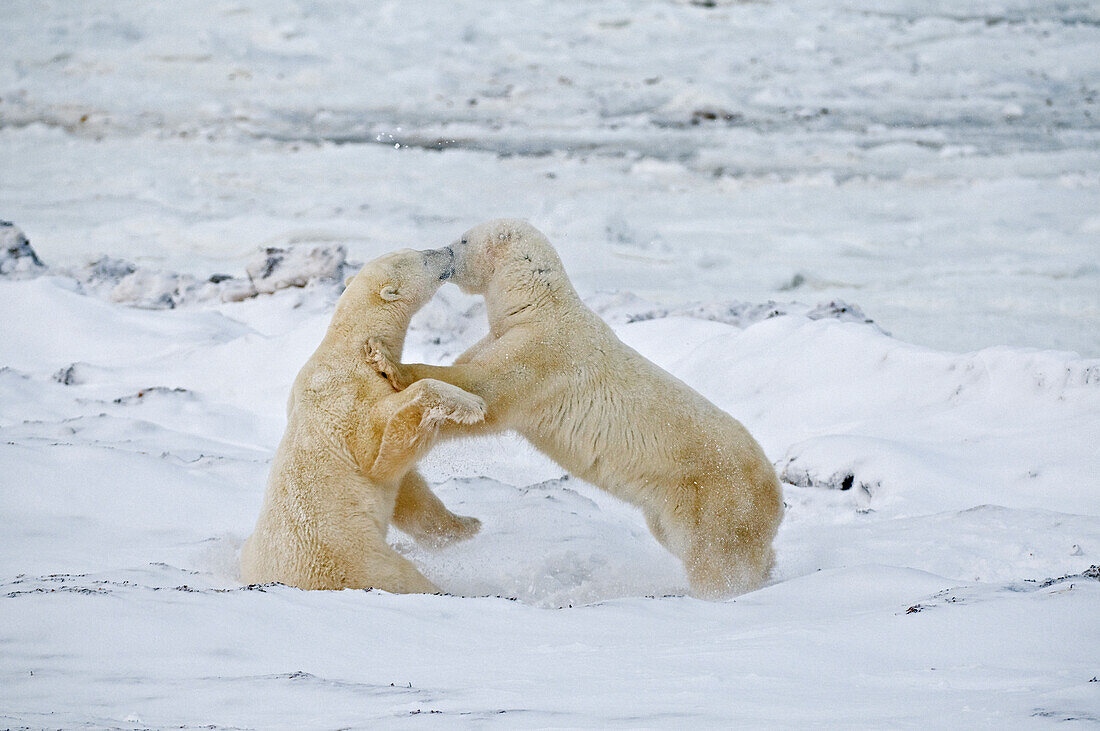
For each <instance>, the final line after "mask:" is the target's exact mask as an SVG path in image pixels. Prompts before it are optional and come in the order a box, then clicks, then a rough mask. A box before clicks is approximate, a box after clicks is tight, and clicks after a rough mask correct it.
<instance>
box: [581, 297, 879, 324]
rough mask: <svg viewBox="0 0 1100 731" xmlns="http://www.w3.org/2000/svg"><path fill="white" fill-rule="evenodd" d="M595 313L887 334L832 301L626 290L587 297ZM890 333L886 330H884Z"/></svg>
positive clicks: (614, 318) (617, 318)
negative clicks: (671, 296)
mask: <svg viewBox="0 0 1100 731" xmlns="http://www.w3.org/2000/svg"><path fill="white" fill-rule="evenodd" d="M586 302H587V304H588V306H589V307H591V308H592V309H593V310H594V311H595V312H596V313H597V314H598V315H600V316H601V317H603V318H604V319H605V320H607V321H608V322H611V323H618V324H629V323H633V322H645V321H647V320H657V319H661V318H664V317H693V318H696V319H699V320H710V321H712V322H721V323H724V324H726V325H733V326H734V327H738V328H742V329H743V328H746V327H749V326H750V325H754V324H756V323H758V322H761V321H763V320H770V319H771V318H773V317H783V316H787V315H791V316H801V317H806V318H808V319H810V320H826V319H832V320H840V321H841V322H855V323H859V324H861V325H871V326H872V327H874V328H875V329H876V330H878V331H879V332H882V333H886V331H885V330H883V329H882V328H881V327H879V326H878V325H877V324H876V323H875V321H874V320H873V319H871V318H870V317H868V316H867V315H866V314H865V313H864V312H863V310H861V309H860V308H859V306H858V305H853V304H850V303H847V302H843V301H841V300H832V301H830V302H823V303H819V304H817V305H814V306H812V305H806V304H802V303H800V302H775V301H773V300H768V301H767V302H740V301H736V300H732V301H726V302H708V303H689V304H686V305H669V306H663V305H657V304H655V303H653V302H649V301H648V300H645V299H642V298H641V297H638V296H637V295H634V294H632V293H629V292H601V293H598V294H596V295H593V296H592V297H589V298H587V300H586ZM886 334H889V333H886Z"/></svg>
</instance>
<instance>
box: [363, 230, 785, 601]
mask: <svg viewBox="0 0 1100 731" xmlns="http://www.w3.org/2000/svg"><path fill="white" fill-rule="evenodd" d="M452 249H453V250H454V252H455V273H454V279H453V281H454V282H455V283H456V284H458V285H459V286H461V287H462V288H463V289H464V290H465V291H467V292H468V293H474V294H483V295H484V296H485V301H486V304H487V309H488V314H489V328H490V332H489V334H488V335H487V336H486V337H485V338H484V339H482V340H481V341H480V342H479V343H477V344H476V345H474V346H473V347H472V348H470V349H469V350H468V351H466V352H465V353H463V354H462V355H461V356H460V357H459V358H458V359H457V360H456V361H455V364H454V365H453V366H447V367H441V366H426V365H420V364H405V365H395V364H393V363H392V360H393V359H392V358H389V357H388V356H387V355H386V348H385V345H383V344H382V343H380V342H378V341H373V345H374V351H375V357H376V359H377V361H378V362H379V363H380V364H381V366H380V367H381V368H382V369H383V370H385V371H386V372H387V373H388V374H389V375H390V377H391V378H392V379H393V381H394V382H395V385H397V386H399V387H400V386H404V385H407V384H411V383H415V382H419V380H418V379H421V378H437V379H439V380H443V381H446V382H448V383H453V384H455V385H457V386H459V387H461V388H463V389H465V390H467V391H469V392H471V393H476V394H478V395H479V396H481V397H482V398H484V399H485V401H486V403H487V404H488V412H487V416H486V420H485V422H484V423H483V424H482V425H475V426H474V427H472V430H474V431H477V430H504V429H512V430H515V431H517V432H519V433H520V434H522V435H523V436H524V437H526V438H527V439H528V440H530V441H531V442H532V443H533V444H534V445H535V446H536V447H538V448H539V449H540V450H542V451H543V452H544V453H546V454H547V455H549V456H550V457H551V458H553V459H554V460H555V461H557V462H558V464H560V465H562V466H563V467H564V468H566V469H567V470H569V471H570V472H571V473H572V474H574V475H576V476H578V477H580V478H582V479H584V480H586V481H588V482H591V483H592V484H594V485H596V486H598V487H600V488H603V489H604V490H607V491H608V492H610V493H612V494H614V495H616V496H618V497H619V498H621V499H623V500H625V501H627V502H629V503H632V504H634V505H637V506H638V507H640V508H641V509H642V511H643V512H644V513H645V516H646V519H647V521H648V524H649V527H650V530H651V531H652V533H653V535H654V536H656V538H657V539H658V540H659V541H660V542H661V543H662V544H663V545H664V546H665V547H666V548H668V549H669V550H670V551H671V552H672V553H674V554H675V555H676V556H678V557H679V558H680V559H681V560H682V561H683V562H684V566H685V568H686V569H687V573H688V577H689V580H690V583H691V588H692V591H693V593H695V594H696V595H698V596H703V597H708V598H717V597H723V596H728V595H731V594H735V593H740V592H744V591H748V590H751V589H755V588H757V587H759V586H760V585H761V584H762V583H763V582H764V581H765V580H766V579H767V577H768V574H769V571H770V570H771V566H772V564H773V563H774V553H773V550H772V545H771V544H772V540H773V538H774V537H775V533H776V530H777V528H778V526H779V522H780V520H781V518H782V514H783V503H782V496H781V491H780V487H779V481H778V479H777V477H776V474H775V470H774V468H773V467H772V465H771V463H770V462H769V461H768V459H767V457H766V456H765V455H764V452H763V450H762V449H761V448H760V445H759V444H757V442H756V440H754V439H753V438H752V436H751V435H750V434H749V433H748V431H747V430H746V429H745V428H744V427H743V426H742V425H741V424H740V423H739V422H737V421H736V420H735V419H733V418H732V417H731V416H729V415H728V414H726V413H725V412H723V411H722V410H721V409H719V408H718V407H716V406H714V405H713V404H712V403H710V402H709V401H707V400H706V399H705V398H703V397H702V396H700V395H699V394H698V393H697V392H695V391H694V390H692V389H691V388H690V387H689V386H687V385H686V384H685V383H683V382H682V381H680V380H678V379H677V378H675V377H673V376H672V375H671V374H669V373H667V372H665V371H663V370H661V369H660V368H658V367H657V366H656V365H654V364H653V363H651V362H650V361H648V360H646V359H645V358H644V357H642V356H641V355H640V354H639V353H637V352H636V351H634V350H633V349H631V348H629V347H627V346H626V345H625V344H623V343H622V342H621V341H620V340H619V339H618V338H617V337H616V336H615V334H614V333H613V332H612V330H611V328H609V327H608V326H607V325H606V324H605V323H604V322H603V321H602V320H601V319H600V318H599V317H598V316H597V315H596V314H595V313H593V312H592V311H591V310H589V309H588V308H587V307H586V306H585V305H584V304H583V303H582V302H581V300H580V298H579V297H578V296H577V293H576V291H575V290H574V289H573V286H572V284H571V283H570V282H569V279H568V277H567V276H566V274H565V271H564V269H563V268H562V265H561V261H560V260H559V258H558V256H557V253H556V252H555V251H554V249H553V247H552V246H551V245H550V243H549V242H548V241H547V240H546V238H545V237H544V236H543V235H542V234H541V233H540V232H539V231H537V230H536V229H535V228H534V227H532V226H531V225H529V224H527V223H525V222H523V221H515V220H498V221H491V222H489V223H486V224H483V225H481V226H478V227H476V228H474V229H471V230H470V231H469V232H467V233H466V234H465V235H464V236H463V237H462V240H461V241H459V242H456V243H455V244H453V245H452ZM386 345H388V344H386ZM390 351H391V352H394V351H393V349H392V348H391V349H390ZM464 431H468V430H464Z"/></svg>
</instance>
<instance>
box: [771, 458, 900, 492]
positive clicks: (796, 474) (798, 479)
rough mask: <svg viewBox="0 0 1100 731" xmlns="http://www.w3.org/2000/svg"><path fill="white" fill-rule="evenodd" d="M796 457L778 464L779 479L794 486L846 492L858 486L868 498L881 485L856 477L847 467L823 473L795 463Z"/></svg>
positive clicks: (876, 481)
mask: <svg viewBox="0 0 1100 731" xmlns="http://www.w3.org/2000/svg"><path fill="white" fill-rule="evenodd" d="M797 462H798V457H797V456H795V457H789V458H787V460H786V462H784V463H781V464H780V465H778V472H779V479H780V480H782V481H783V482H786V483H788V484H790V485H794V486H795V487H816V488H823V489H826V490H840V491H842V492H846V491H848V490H851V489H852V488H853V487H858V488H859V490H860V492H861V493H862V494H864V495H865V496H866V497H867V498H868V499H870V498H871V497H873V496H874V494H875V492H877V491H878V489H879V488H881V487H882V483H881V482H880V481H878V480H870V479H857V477H856V475H855V472H854V471H852V470H848V469H841V470H836V471H833V472H829V473H825V472H821V471H818V469H817V468H815V467H813V466H808V465H804V464H797Z"/></svg>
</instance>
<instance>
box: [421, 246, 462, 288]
mask: <svg viewBox="0 0 1100 731" xmlns="http://www.w3.org/2000/svg"><path fill="white" fill-rule="evenodd" d="M420 253H421V254H422V255H423V257H424V263H425V264H426V265H427V266H428V268H429V269H430V270H431V271H432V272H433V273H434V274H436V276H437V277H438V278H439V280H440V281H446V280H448V279H450V278H451V277H453V276H454V273H455V252H454V249H452V248H451V247H450V246H444V247H443V248H442V249H426V250H424V251H422V252H420Z"/></svg>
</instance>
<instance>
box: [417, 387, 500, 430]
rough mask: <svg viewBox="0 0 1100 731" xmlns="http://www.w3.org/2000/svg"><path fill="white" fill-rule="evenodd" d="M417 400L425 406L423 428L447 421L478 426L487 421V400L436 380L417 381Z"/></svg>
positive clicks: (421, 422)
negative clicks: (418, 390)
mask: <svg viewBox="0 0 1100 731" xmlns="http://www.w3.org/2000/svg"><path fill="white" fill-rule="evenodd" d="M415 387H416V388H417V389H421V392H420V394H418V397H417V400H418V401H419V402H420V403H421V404H423V405H424V411H423V414H422V416H421V418H420V424H421V426H439V425H440V424H442V423H443V422H445V421H453V422H455V423H456V424H477V423H478V422H481V421H484V420H485V410H486V407H485V400H484V399H482V398H481V397H480V396H476V395H474V394H472V393H470V392H469V391H464V390H462V389H461V388H459V387H458V386H454V385H451V384H450V383H446V382H445V381H437V380H436V379H434V378H425V379H424V380H422V381H417V382H416V384H415Z"/></svg>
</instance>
